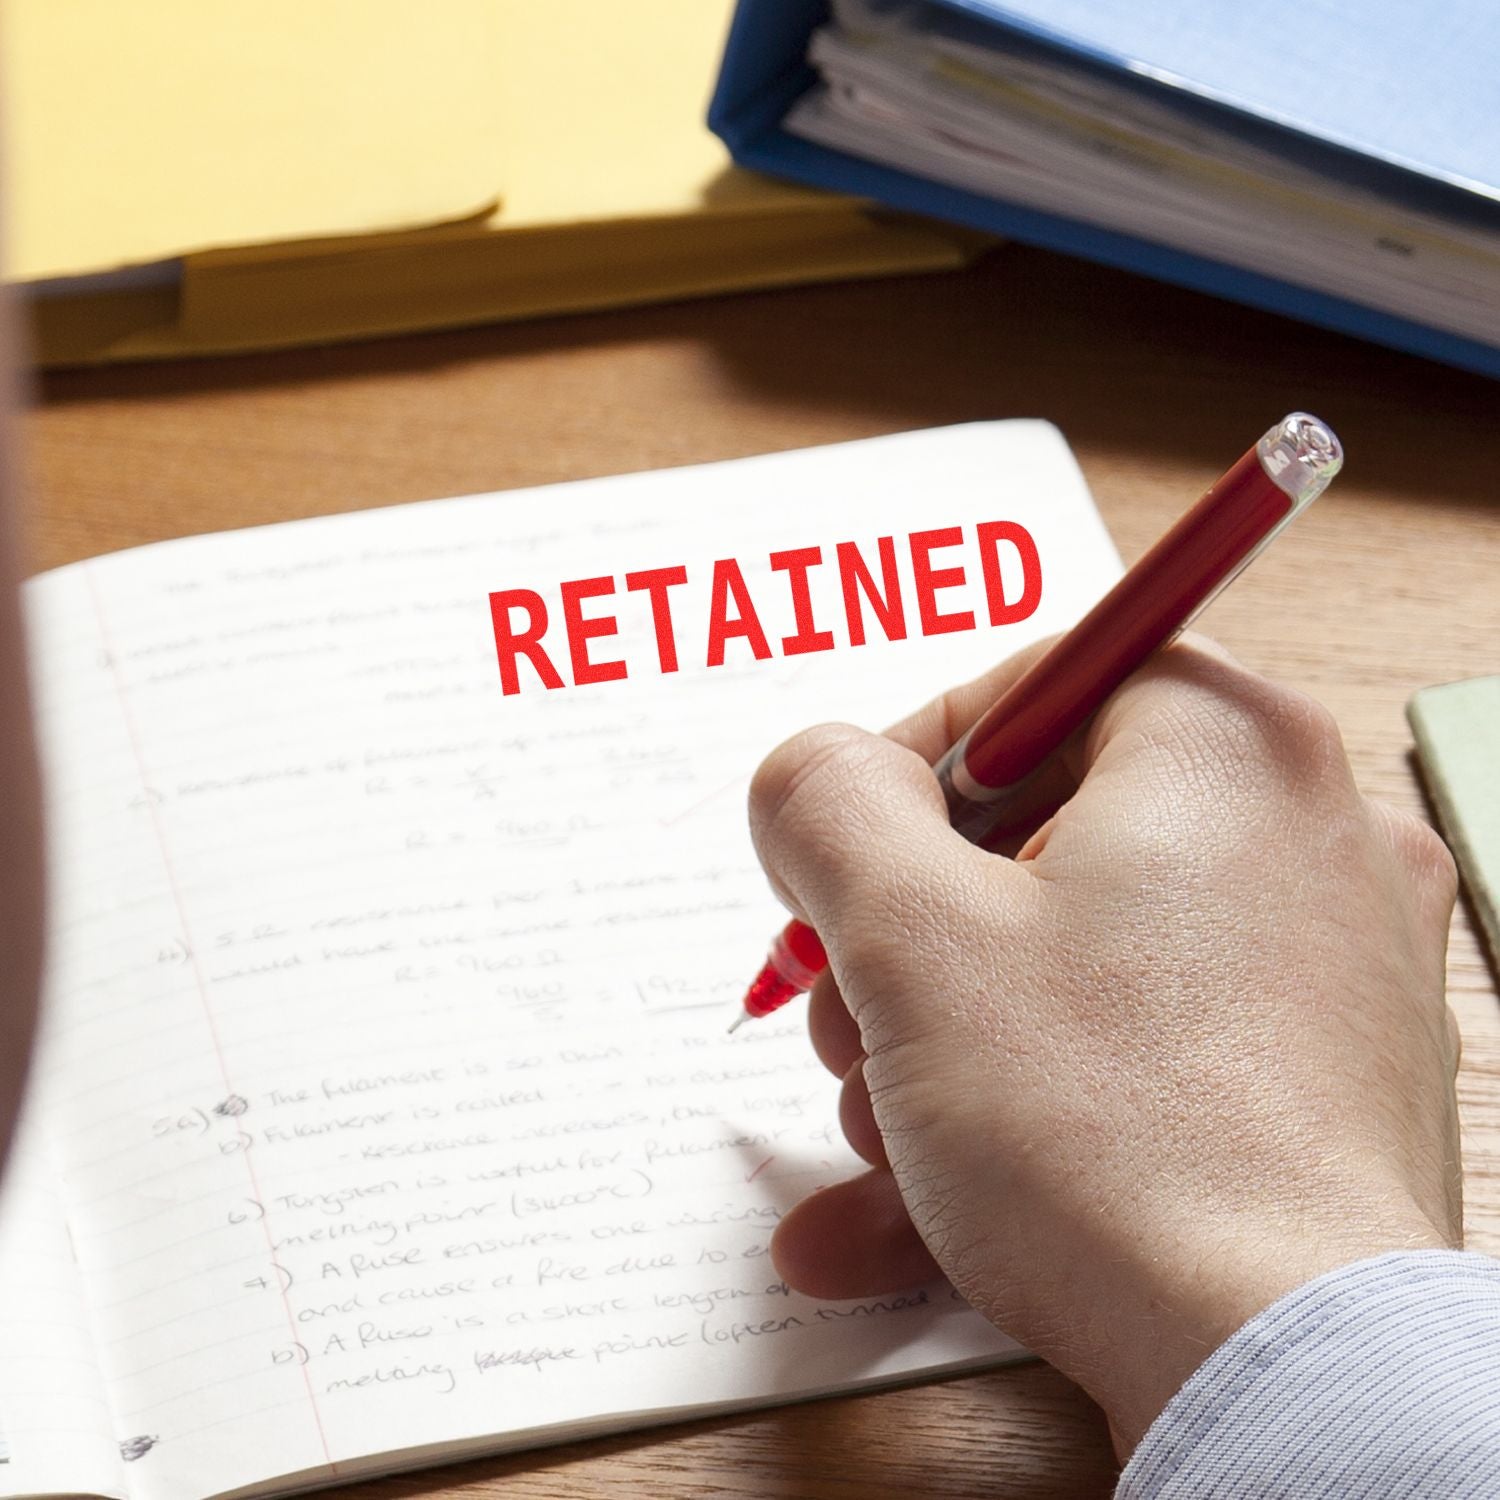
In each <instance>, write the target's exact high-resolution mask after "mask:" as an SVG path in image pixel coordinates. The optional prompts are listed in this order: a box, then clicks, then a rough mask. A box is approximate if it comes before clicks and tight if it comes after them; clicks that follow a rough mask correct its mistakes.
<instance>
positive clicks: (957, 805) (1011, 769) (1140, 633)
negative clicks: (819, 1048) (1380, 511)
mask: <svg viewBox="0 0 1500 1500" xmlns="http://www.w3.org/2000/svg"><path fill="white" fill-rule="evenodd" d="M1343 462H1344V455H1343V450H1342V448H1340V446H1339V441H1338V439H1337V438H1336V437H1334V435H1333V433H1332V432H1331V431H1329V429H1328V428H1327V427H1325V426H1324V425H1323V423H1322V422H1320V421H1319V420H1318V419H1317V418H1316V417H1311V416H1309V415H1308V414H1307V413H1306V412H1293V413H1292V414H1291V416H1289V417H1285V418H1283V419H1282V420H1281V421H1280V422H1278V423H1277V424H1276V425H1275V426H1274V427H1273V428H1272V429H1271V430H1270V431H1269V432H1268V433H1266V435H1265V436H1264V437H1263V438H1261V440H1260V441H1259V442H1258V443H1256V444H1255V446H1254V447H1253V448H1250V449H1249V450H1248V451H1247V452H1246V453H1245V454H1244V455H1243V456H1242V457H1241V458H1240V460H1239V462H1238V463H1236V464H1235V465H1234V467H1233V468H1231V469H1230V470H1229V472H1228V473H1226V474H1225V475H1224V476H1223V477H1222V478H1221V479H1219V480H1218V481H1217V482H1216V483H1215V484H1214V485H1213V486H1212V487H1211V488H1210V489H1209V491H1208V493H1207V494H1205V495H1204V496H1203V498H1202V499H1201V500H1199V501H1198V503H1197V504H1196V505H1194V506H1193V508H1192V509H1191V510H1189V511H1187V512H1186V514H1184V515H1183V516H1182V517H1181V518H1180V519H1179V520H1178V522H1177V524H1176V525H1175V526H1173V527H1172V529H1171V530H1170V531H1168V532H1167V534H1166V535H1165V536H1164V537H1162V538H1161V540H1160V541H1159V542H1157V544H1156V545H1155V546H1154V547H1152V548H1151V550H1150V551H1149V552H1147V553H1146V555H1145V556H1144V557H1142V558H1141V559H1140V561H1139V562H1137V563H1136V565H1135V566H1134V567H1133V568H1131V570H1130V571H1129V572H1128V573H1126V575H1125V576H1124V577H1123V578H1122V579H1121V580H1120V581H1119V582H1118V583H1117V584H1116V585H1115V586H1114V587H1113V588H1112V589H1111V590H1110V591H1109V592H1108V593H1107V594H1106V595H1105V596H1104V597H1103V598H1102V599H1101V600H1100V601H1099V602H1098V603H1097V604H1096V605H1095V606H1094V607H1093V609H1091V610H1090V611H1089V612H1088V614H1086V615H1085V616H1084V617H1083V618H1082V619H1081V620H1080V621H1079V622H1078V623H1077V624H1076V625H1075V626H1074V627H1073V628H1072V630H1070V631H1069V632H1068V633H1067V634H1066V635H1064V636H1062V637H1061V638H1060V639H1059V640H1058V641H1057V642H1056V643H1055V644H1054V645H1053V646H1052V648H1051V650H1049V651H1048V652H1047V653H1046V654H1045V655H1043V656H1041V657H1040V658H1038V660H1037V661H1035V662H1034V663H1033V664H1032V665H1031V666H1030V667H1029V668H1028V669H1027V670H1026V671H1025V672H1024V673H1023V674H1022V675H1021V676H1020V677H1019V678H1017V679H1016V681H1015V682H1013V683H1012V684H1011V685H1010V687H1008V688H1007V689H1006V690H1005V692H1003V693H1002V694H1001V695H1000V697H999V699H998V700H997V701H996V702H995V703H994V704H993V705H992V706H991V707H990V708H989V709H988V710H987V711H986V712H985V713H984V714H983V716H982V717H981V718H980V719H979V720H978V722H977V723H975V724H974V726H973V727H972V728H971V729H970V730H969V732H968V733H967V734H965V735H964V736H963V737H962V738H961V739H960V740H959V741H958V742H957V744H955V745H953V746H952V748H951V749H949V750H948V752H947V753H946V754H945V755H944V756H943V758H942V759H941V760H940V761H938V763H937V765H935V766H934V767H933V771H934V773H935V774H936V776H937V779H938V784H939V785H940V786H941V787H942V789H943V796H944V798H945V799H946V801H947V803H948V817H949V821H950V822H951V823H952V824H953V826H954V828H956V829H957V830H958V831H959V832H960V833H961V834H963V835H964V837H965V838H967V839H969V840H971V841H972V842H974V843H976V844H977V843H982V842H983V841H984V840H985V839H986V838H988V837H990V836H991V835H994V834H996V833H997V832H1000V831H1003V830H1005V829H1006V828H1007V827H1008V826H1010V827H1014V826H1017V824H1018V823H1019V822H1020V821H1021V820H1023V819H1024V818H1025V817H1026V816H1027V815H1028V814H1034V813H1035V812H1036V811H1037V810H1038V808H1039V806H1040V805H1042V803H1043V802H1044V801H1045V797H1044V796H1039V795H1038V792H1039V788H1038V785H1037V774H1038V772H1040V771H1041V770H1042V768H1043V767H1044V765H1045V764H1046V762H1047V761H1048V760H1049V759H1050V758H1051V757H1052V756H1053V755H1054V754H1055V753H1056V752H1057V751H1058V750H1059V749H1060V748H1061V747H1062V746H1063V744H1064V743H1065V742H1066V741H1067V739H1068V737H1069V736H1070V735H1071V734H1072V733H1073V732H1074V731H1075V730H1077V729H1079V728H1080V727H1081V726H1082V725H1083V724H1085V723H1087V721H1088V720H1089V719H1090V718H1092V717H1093V715H1094V714H1095V713H1097V712H1098V710H1099V709H1100V708H1101V707H1102V706H1103V703H1104V700H1105V699H1106V698H1108V697H1109V695H1110V694H1111V693H1113V692H1114V690H1115V689H1116V688H1117V687H1119V686H1120V684H1121V683H1122V682H1124V681H1125V679H1126V678H1127V677H1129V676H1130V674H1131V673H1132V672H1134V671H1135V670H1136V668H1137V667H1139V666H1140V665H1141V664H1142V663H1143V662H1144V661H1145V660H1146V658H1147V657H1149V656H1150V655H1151V654H1152V653H1153V652H1155V651H1157V650H1159V649H1160V648H1161V647H1162V646H1165V645H1166V644H1167V643H1168V642H1169V641H1171V640H1173V639H1174V638H1175V637H1176V636H1178V635H1179V634H1181V632H1182V631H1183V630H1185V629H1186V628H1187V627H1188V625H1189V624H1191V622H1192V621H1193V619H1194V618H1195V617H1196V616H1197V615H1198V614H1199V613H1200V612H1201V611H1202V610H1203V609H1205V608H1206V607H1207V606H1208V605H1209V604H1210V603H1211V602H1212V601H1213V599H1214V597H1215V596H1216V595H1217V594H1218V593H1219V592H1220V591H1221V590H1222V589H1224V588H1226V587H1227V586H1228V585H1229V584H1230V583H1232V582H1233V581H1234V579H1235V578H1236V577H1237V576H1238V575H1239V574H1240V573H1241V572H1242V571H1243V570H1244V569H1245V568H1246V567H1247V566H1248V565H1249V564H1250V562H1251V561H1252V560H1253V559H1254V558H1255V556H1256V555H1257V554H1258V553H1259V552H1261V551H1263V550H1264V549H1265V548H1266V547H1267V546H1268V545H1269V544H1270V543H1271V541H1272V540H1273V539H1274V538H1275V536H1276V535H1277V533H1278V532H1280V531H1281V530H1282V528H1283V527H1285V526H1286V525H1287V524H1288V523H1289V522H1290V521H1291V520H1293V519H1294V518H1295V517H1296V516H1298V515H1300V514H1301V513H1302V512H1303V511H1304V510H1306V509H1307V507H1308V506H1309V505H1311V504H1312V502H1313V501H1314V500H1316V499H1317V498H1318V496H1319V495H1321V494H1322V493H1323V491H1324V490H1325V489H1326V488H1327V487H1328V483H1329V481H1330V480H1331V479H1332V478H1333V477H1334V475H1335V474H1337V473H1338V471H1339V469H1340V467H1341V466H1342V465H1343ZM827 963H828V959H827V955H826V954H825V953H824V951H823V944H822V943H821V942H820V941H819V940H818V935H817V933H815V932H814V931H813V930H812V928H810V927H809V926H807V924H806V923H804V922H798V921H792V922H788V923H787V925H786V927H785V928H784V929H783V930H782V931H781V932H780V933H778V934H777V936H776V939H775V941H774V942H773V943H772V945H771V952H770V956H769V957H768V958H767V959H766V963H765V966H764V967H763V968H762V969H761V971H760V973H759V974H757V975H756V976H755V981H754V983H752V984H751V986H750V988H749V990H748V991H746V994H745V998H744V1001H743V1003H742V1008H741V1011H740V1014H739V1015H738V1016H737V1017H736V1018H735V1020H734V1024H733V1025H732V1026H730V1028H729V1029H730V1030H731V1031H733V1030H734V1029H735V1027H737V1026H739V1025H740V1024H741V1023H742V1022H743V1021H744V1020H745V1019H746V1018H747V1017H753V1018H758V1017H760V1016H768V1015H770V1014H771V1012H772V1011H774V1010H778V1009H779V1008H780V1007H781V1006H783V1005H785V1004H786V1003H787V1001H788V1000H790V999H792V997H793V996H795V995H798V994H801V993H802V992H803V991H805V990H808V989H810V988H811V987H812V983H813V981H814V980H815V979H816V978H817V977H818V975H819V973H821V972H822V970H823V969H824V968H825V967H826V966H827Z"/></svg>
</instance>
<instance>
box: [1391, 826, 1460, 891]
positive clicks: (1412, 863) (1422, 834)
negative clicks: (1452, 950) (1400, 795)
mask: <svg viewBox="0 0 1500 1500" xmlns="http://www.w3.org/2000/svg"><path fill="white" fill-rule="evenodd" d="M1376 806H1377V807H1378V808H1379V809H1380V812H1381V814H1382V815H1383V816H1384V818H1385V820H1386V826H1387V827H1388V828H1389V829H1390V833H1391V842H1392V843H1393V844H1394V846H1395V849H1396V853H1397V855H1398V857H1399V858H1400V860H1401V862H1402V863H1403V864H1404V865H1405V866H1406V868H1407V869H1408V870H1409V871H1410V872H1411V873H1412V874H1413V875H1414V876H1416V878H1417V879H1418V880H1420V881H1422V883H1423V884H1424V885H1427V886H1428V887H1430V888H1431V889H1432V891H1433V892H1434V893H1435V894H1436V895H1438V896H1441V897H1442V898H1443V900H1444V902H1445V904H1447V905H1450V906H1451V905H1452V904H1453V902H1454V901H1455V900H1456V899H1457V897H1458V866H1457V865H1456V864H1455V863H1454V860H1453V855H1452V854H1451V853H1450V852H1449V849H1448V846H1447V844H1445V843H1444V842H1443V840H1442V837H1441V836H1440V835H1439V834H1438V832H1437V831H1436V830H1435V829H1434V828H1433V827H1432V826H1431V824H1429V823H1424V822H1423V821H1422V819H1421V818H1417V817H1413V816H1412V814H1410V813H1408V812H1402V811H1401V810H1400V809H1398V808H1394V807H1389V806H1387V805H1386V804H1385V803H1383V802H1382V803H1377V804H1376Z"/></svg>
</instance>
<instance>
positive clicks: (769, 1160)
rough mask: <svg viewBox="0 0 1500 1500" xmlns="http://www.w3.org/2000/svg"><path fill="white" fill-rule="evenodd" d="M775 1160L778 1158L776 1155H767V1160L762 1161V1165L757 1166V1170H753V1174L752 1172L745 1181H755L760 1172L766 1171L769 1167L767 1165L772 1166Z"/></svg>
mask: <svg viewBox="0 0 1500 1500" xmlns="http://www.w3.org/2000/svg"><path fill="white" fill-rule="evenodd" d="M775 1160H776V1158H775V1157H774V1156H768V1157H767V1158H766V1159H765V1160H764V1161H763V1162H762V1163H761V1164H760V1165H759V1166H758V1167H757V1168H756V1169H755V1170H754V1171H753V1172H752V1173H751V1174H750V1175H749V1176H748V1177H747V1178H746V1179H745V1181H746V1182H754V1181H755V1179H756V1178H757V1177H759V1176H760V1174H761V1173H762V1172H764V1171H765V1170H766V1168H767V1167H769V1166H770V1165H771V1163H772V1162H773V1161H775Z"/></svg>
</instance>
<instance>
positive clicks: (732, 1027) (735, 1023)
mask: <svg viewBox="0 0 1500 1500" xmlns="http://www.w3.org/2000/svg"><path fill="white" fill-rule="evenodd" d="M749 1016H750V1012H749V1011H748V1010H742V1011H741V1012H740V1013H739V1015H737V1016H736V1017H735V1018H734V1020H732V1021H731V1022H730V1023H729V1034H730V1035H731V1036H733V1035H734V1033H735V1032H736V1031H738V1030H739V1029H740V1027H741V1026H743V1025H744V1024H745V1022H746V1020H747V1019H748V1018H749Z"/></svg>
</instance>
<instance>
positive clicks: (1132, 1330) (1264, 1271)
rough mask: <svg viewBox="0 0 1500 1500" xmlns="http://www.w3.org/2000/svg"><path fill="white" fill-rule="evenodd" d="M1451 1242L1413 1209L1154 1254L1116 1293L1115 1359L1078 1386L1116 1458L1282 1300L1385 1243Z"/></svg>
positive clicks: (1378, 1251)
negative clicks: (1104, 1427)
mask: <svg viewBox="0 0 1500 1500" xmlns="http://www.w3.org/2000/svg"><path fill="white" fill-rule="evenodd" d="M1452 1248H1454V1246H1453V1245H1452V1244H1450V1243H1449V1242H1448V1240H1447V1239H1446V1238H1445V1237H1444V1236H1443V1235H1442V1234H1441V1233H1439V1232H1438V1231H1437V1230H1436V1229H1434V1228H1433V1226H1432V1225H1431V1224H1430V1223H1428V1222H1427V1221H1426V1220H1425V1219H1424V1218H1422V1216H1421V1215H1420V1214H1418V1213H1417V1212H1416V1211H1415V1210H1413V1212H1412V1214H1411V1215H1409V1216H1405V1217H1403V1218H1401V1219H1400V1220H1398V1221H1395V1222H1392V1223H1390V1224H1388V1225H1385V1226H1376V1225H1366V1226H1362V1227H1361V1226H1357V1225H1354V1224H1350V1225H1345V1226H1341V1227H1339V1228H1338V1229H1337V1230H1334V1231H1330V1232H1329V1233H1328V1234H1326V1235H1325V1236H1323V1237H1321V1238H1315V1237H1301V1236H1292V1237H1289V1238H1287V1239H1280V1238H1277V1237H1271V1236H1261V1237H1258V1238H1257V1237H1247V1239H1245V1240H1244V1241H1241V1242H1239V1243H1237V1244H1234V1245H1233V1246H1225V1247H1223V1249H1222V1250H1221V1251H1213V1250H1207V1251H1199V1252H1198V1253H1197V1254H1196V1256H1195V1259H1196V1264H1195V1265H1190V1264H1189V1263H1188V1260H1187V1258H1186V1257H1183V1256H1178V1257H1174V1262H1175V1263H1167V1262H1165V1261H1163V1260H1158V1261H1156V1262H1154V1263H1153V1266H1152V1267H1151V1274H1148V1275H1146V1276H1145V1277H1143V1278H1142V1279H1141V1281H1140V1284H1139V1285H1138V1287H1137V1289H1136V1292H1135V1295H1134V1296H1133V1297H1131V1298H1129V1299H1126V1298H1118V1299H1116V1300H1115V1311H1116V1313H1117V1317H1116V1318H1115V1319H1114V1320H1113V1322H1114V1326H1113V1327H1112V1328H1111V1330H1110V1332H1109V1333H1108V1334H1107V1335H1106V1337H1105V1340H1104V1341H1103V1346H1104V1347H1106V1348H1110V1349H1112V1350H1113V1356H1112V1357H1111V1358H1109V1359H1108V1360H1106V1361H1105V1362H1103V1363H1102V1364H1101V1366H1100V1368H1099V1370H1098V1374H1097V1375H1096V1376H1095V1378H1093V1379H1089V1378H1084V1380H1083V1382H1082V1383H1083V1384H1084V1386H1085V1388H1086V1389H1088V1390H1089V1392H1090V1394H1091V1395H1092V1396H1093V1397H1094V1399H1095V1400H1096V1401H1098V1402H1099V1404H1100V1406H1101V1407H1102V1408H1103V1409H1104V1412H1105V1414H1106V1416H1107V1417H1108V1419H1109V1426H1110V1435H1111V1437H1112V1439H1113V1441H1114V1445H1115V1451H1116V1453H1117V1455H1118V1457H1119V1458H1120V1460H1121V1462H1122V1463H1123V1462H1124V1461H1125V1460H1127V1459H1128V1458H1129V1456H1130V1454H1131V1453H1132V1452H1133V1451H1134V1449H1135V1447H1136V1445H1137V1444H1138V1443H1139V1442H1140V1440H1141V1438H1142V1437H1144V1436H1145V1434H1146V1431H1147V1429H1148V1428H1149V1427H1150V1426H1151V1424H1152V1423H1153V1422H1154V1421H1155V1420H1156V1418H1157V1417H1158V1416H1159V1415H1160V1414H1161V1412H1162V1411H1163V1410H1165V1408H1166V1406H1167V1403H1168V1402H1170V1401H1171V1399H1172V1398H1173V1397H1174V1396H1175V1395H1176V1394H1177V1392H1178V1391H1179V1390H1181V1389H1182V1387H1183V1386H1184V1385H1185V1384H1186V1383H1187V1382H1188V1380H1189V1379H1190V1378H1191V1377H1192V1376H1193V1375H1194V1374H1195V1373H1196V1371H1197V1370H1198V1369H1199V1367H1200V1366H1201V1365H1202V1364H1203V1363H1204V1361H1205V1360H1207V1359H1208V1358H1209V1356H1210V1355H1212V1354H1213V1353H1214V1351H1215V1350H1216V1349H1218V1348H1219V1347H1220V1346H1221V1345H1222V1344H1224V1343H1225V1342H1226V1341H1227V1340H1229V1339H1230V1338H1232V1337H1233V1336H1234V1335H1235V1334H1236V1333H1237V1332H1239V1330H1240V1329H1241V1328H1243V1327H1244V1326H1245V1325H1246V1324H1247V1323H1249V1322H1250V1321H1251V1319H1253V1318H1255V1317H1256V1316H1258V1315H1259V1314H1260V1313H1262V1312H1264V1311H1266V1309H1267V1308H1270V1307H1272V1306H1273V1305H1274V1304H1275V1303H1277V1302H1279V1301H1280V1300H1281V1299H1282V1298H1283V1297H1286V1296H1287V1295H1289V1294H1290V1293H1292V1292H1294V1291H1296V1290H1297V1289H1298V1288H1299V1287H1302V1286H1305V1285H1306V1284H1307V1283H1308V1282H1311V1281H1315V1280H1316V1279H1317V1278H1318V1277H1320V1276H1324V1275H1326V1274H1327V1273H1329V1272H1330V1271H1334V1270H1337V1269H1338V1268H1340V1267H1341V1266H1346V1265H1350V1264H1352V1263H1354V1262H1356V1261H1362V1260H1366V1259H1369V1258H1371V1257H1373V1256H1378V1255H1382V1254H1384V1253H1386V1252H1389V1251H1392V1250H1446V1249H1452Z"/></svg>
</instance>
